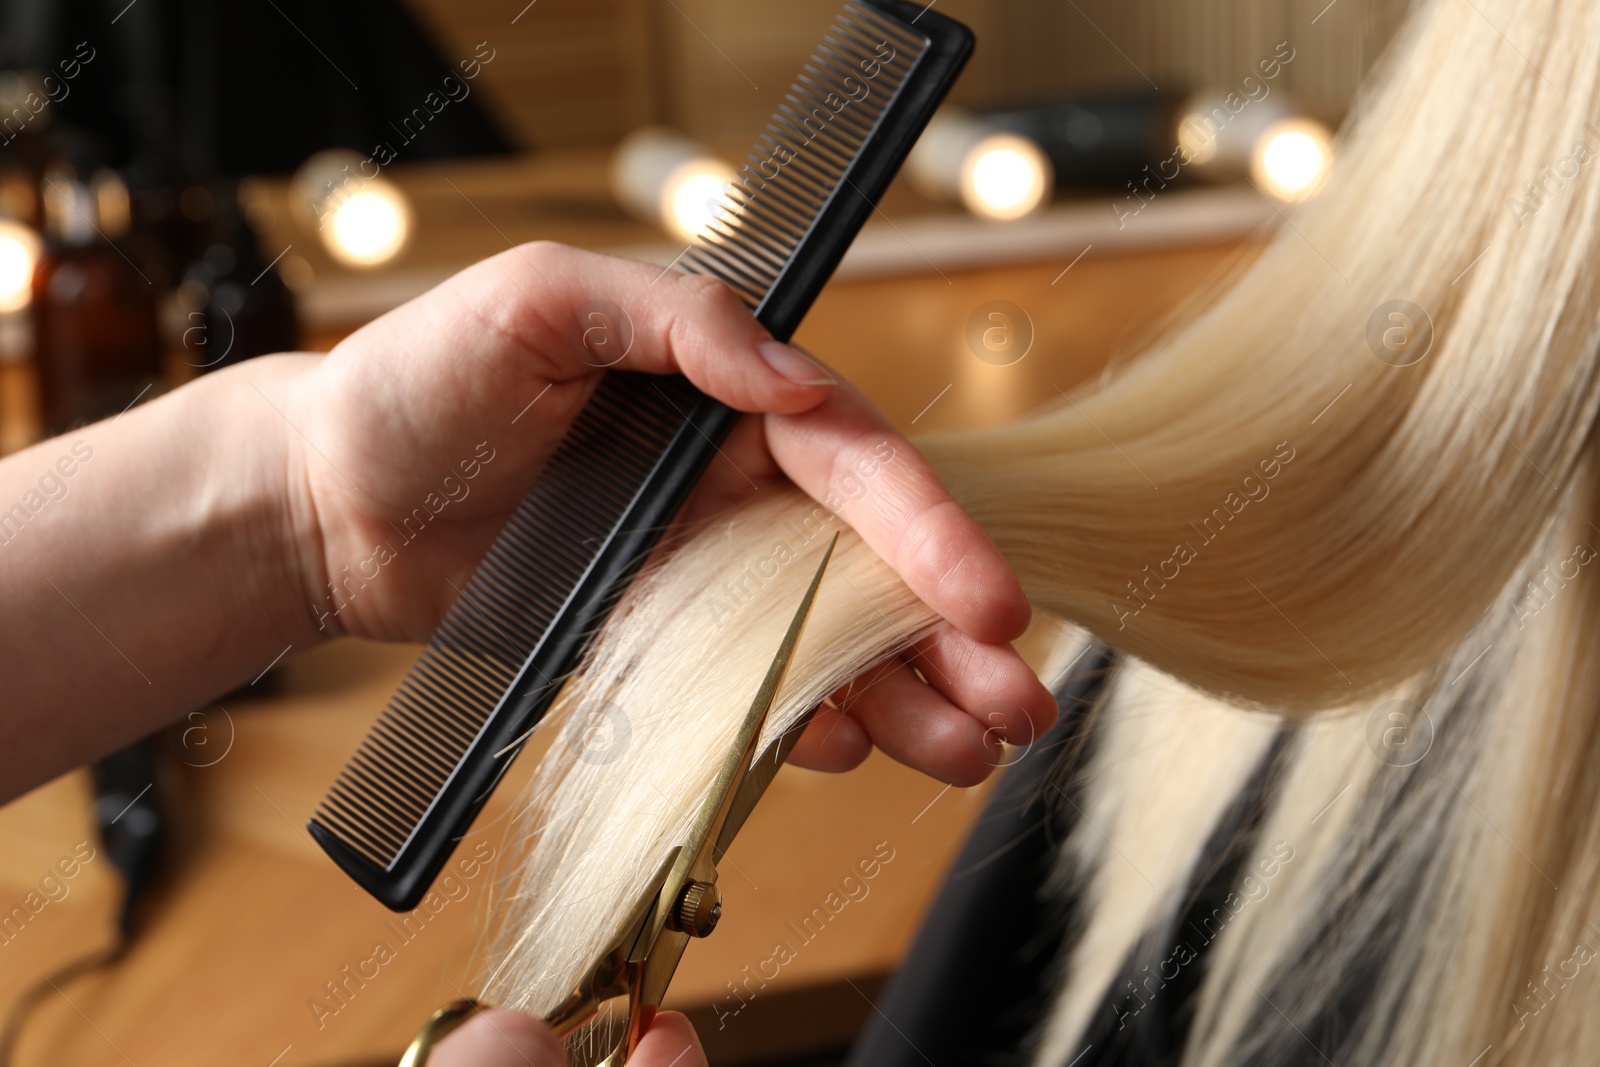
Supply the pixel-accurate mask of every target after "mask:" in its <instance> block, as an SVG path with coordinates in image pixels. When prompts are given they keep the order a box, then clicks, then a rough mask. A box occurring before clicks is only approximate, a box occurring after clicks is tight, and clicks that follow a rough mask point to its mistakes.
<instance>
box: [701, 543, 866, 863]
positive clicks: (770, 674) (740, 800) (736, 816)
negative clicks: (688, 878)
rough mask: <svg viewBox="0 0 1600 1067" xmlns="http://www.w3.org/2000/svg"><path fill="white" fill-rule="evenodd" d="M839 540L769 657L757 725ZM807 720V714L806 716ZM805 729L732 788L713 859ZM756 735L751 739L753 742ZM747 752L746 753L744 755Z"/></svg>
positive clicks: (790, 734) (772, 748)
mask: <svg viewBox="0 0 1600 1067" xmlns="http://www.w3.org/2000/svg"><path fill="white" fill-rule="evenodd" d="M838 543H839V535H838V534H834V535H833V540H832V541H830V542H828V547H827V549H826V550H825V551H824V552H823V553H822V562H821V563H820V564H818V565H817V573H816V574H815V575H813V576H812V578H811V586H810V588H808V589H807V590H806V595H805V598H804V599H803V600H802V601H801V602H800V607H799V609H798V610H796V611H795V613H794V618H793V619H792V620H790V622H789V631H788V633H786V634H785V635H784V638H783V643H782V644H781V645H780V646H779V647H778V654H777V655H776V656H774V657H773V658H772V664H771V666H770V667H768V668H767V677H766V681H765V682H764V683H763V684H762V687H761V693H760V695H759V696H757V698H756V701H757V706H760V707H761V711H760V717H761V719H760V723H759V724H757V732H759V727H760V725H762V724H764V723H765V722H766V716H767V713H768V712H769V711H770V710H771V707H772V702H773V700H774V699H775V698H776V697H777V694H778V688H779V686H781V685H782V684H783V678H784V675H785V674H786V673H787V672H788V669H789V661H790V660H791V659H793V658H794V651H795V648H796V647H797V646H798V645H799V643H800V633H801V631H802V630H804V629H805V624H806V619H807V617H808V616H809V615H810V614H811V605H812V603H813V602H814V601H815V600H816V598H817V589H818V588H819V587H820V586H821V585H822V575H823V574H824V572H826V571H827V569H828V561H829V560H831V559H832V558H833V550H834V547H835V546H836V545H838ZM807 719H808V720H809V716H808V717H807ZM804 729H805V722H799V723H796V724H795V725H794V726H793V727H792V728H791V729H789V730H787V731H785V732H784V734H783V735H782V736H781V737H779V738H778V740H776V741H774V742H773V743H772V744H771V745H769V746H767V750H766V751H765V752H763V753H762V754H761V757H760V758H759V759H757V760H756V761H755V763H754V764H753V765H752V766H750V767H749V769H748V770H746V771H745V774H744V777H743V779H742V780H741V781H740V782H739V783H738V785H737V786H736V787H735V791H734V795H733V797H732V798H731V799H730V800H729V802H728V807H727V811H726V814H725V815H724V817H723V821H722V826H721V827H720V828H719V829H718V831H717V839H716V842H715V844H714V845H713V848H712V853H711V856H712V861H713V862H716V861H719V860H721V859H722V855H723V853H724V852H726V851H727V850H728V846H729V845H731V844H732V843H733V839H734V837H735V836H736V835H737V834H738V833H739V830H740V829H741V828H742V827H743V826H744V823H745V820H746V819H747V818H749V817H750V812H751V811H752V810H753V809H754V808H755V806H756V802H757V801H759V800H760V799H761V796H762V794H764V793H765V792H766V791H767V786H769V785H771V784H772V779H773V778H774V777H776V776H777V773H778V768H780V767H781V766H783V761H784V760H786V759H788V758H789V752H790V750H791V749H793V748H794V746H795V743H796V742H797V741H799V740H800V734H801V733H802V732H803V731H804ZM754 741H755V738H754V737H752V738H751V743H752V744H754ZM747 755H748V754H747Z"/></svg>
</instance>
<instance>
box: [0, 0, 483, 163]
mask: <svg viewBox="0 0 1600 1067" xmlns="http://www.w3.org/2000/svg"><path fill="white" fill-rule="evenodd" d="M91 13H92V15H93V16H94V17H90V16H91ZM102 14H103V15H104V17H103V18H101V17H99V16H101V15H102ZM113 19H114V21H113ZM0 42H3V44H0V49H3V55H4V59H5V61H6V65H7V66H10V67H12V68H14V69H20V70H32V71H35V72H46V71H50V70H52V69H54V68H55V67H56V65H57V64H58V62H59V61H61V60H62V59H64V58H70V57H72V56H73V55H74V54H75V51H76V50H78V49H79V46H80V42H82V43H85V44H87V45H88V46H89V48H91V49H93V50H94V53H95V58H94V59H93V60H92V61H90V62H88V63H85V64H83V67H82V70H81V73H80V74H79V75H78V77H77V78H76V79H75V80H73V81H72V83H71V85H70V92H68V93H67V94H66V95H65V96H64V97H63V98H62V99H59V100H55V101H53V102H52V103H51V105H50V106H51V108H52V109H53V110H54V111H55V112H56V115H55V116H54V117H55V121H56V122H57V123H58V124H61V123H68V124H71V125H72V126H75V127H78V128H80V129H85V130H92V131H94V132H96V133H99V134H101V135H102V136H104V137H107V138H109V139H110V141H111V143H112V145H113V153H112V155H113V162H115V163H116V164H118V165H123V164H126V163H128V162H130V161H131V160H133V159H134V158H135V157H136V156H138V155H140V154H142V153H154V154H156V155H158V156H160V157H162V158H163V159H165V160H167V161H168V162H169V164H171V165H174V166H175V167H176V168H177V169H178V170H180V171H182V172H184V173H188V174H191V175H194V176H197V177H202V178H204V177H209V176H211V175H229V176H239V175H243V174H263V173H286V172H288V171H292V170H293V169H294V168H295V167H297V166H299V165H300V163H301V162H302V161H303V160H305V159H306V158H307V157H308V156H310V155H312V154H314V153H316V152H318V151H321V150H322V149H325V148H333V147H344V148H352V149H356V150H358V151H361V152H362V153H366V152H368V151H370V150H371V149H372V147H373V146H374V145H375V144H377V143H379V142H380V141H389V142H394V141H396V140H397V135H396V132H395V129H394V127H392V126H391V125H390V124H391V123H394V122H400V121H402V120H403V119H404V118H405V117H406V116H408V115H410V114H411V112H412V110H413V109H414V108H418V107H422V106H423V100H424V98H425V97H427V95H428V94H429V93H438V92H439V91H440V86H441V84H442V82H443V80H444V78H445V77H446V76H448V75H452V74H455V73H458V72H457V70H456V67H455V65H454V60H455V59H457V58H463V57H451V61H450V62H446V61H445V60H444V59H442V58H441V57H440V56H439V55H438V54H437V53H436V52H435V50H434V48H433V46H432V45H431V44H430V43H429V41H428V39H427V37H426V36H425V35H424V34H423V32H422V31H421V30H420V29H419V28H418V26H417V24H416V23H415V22H414V21H413V20H412V18H411V16H410V15H409V14H408V13H407V11H406V9H405V7H404V6H403V5H402V4H400V3H397V2H394V0H347V2H344V3H337V4H328V3H315V2H312V0H274V2H273V3H263V4H254V3H251V4H219V3H215V2H213V0H138V2H137V3H132V4H129V3H127V0H109V2H106V3H96V4H88V3H69V4H63V3H60V2H59V0H4V2H3V3H0ZM446 116H447V118H446ZM509 150H510V149H509V145H508V143H507V140H506V138H505V137H504V136H503V135H502V134H501V132H500V131H499V130H498V129H496V127H495V125H494V123H493V122H492V121H491V120H490V118H489V116H488V115H487V113H486V112H484V111H483V109H482V108H480V107H479V106H478V104H477V102H476V101H474V100H472V98H471V97H468V98H466V99H465V100H462V101H459V102H456V101H452V102H451V104H450V106H449V109H448V110H447V111H446V112H444V113H443V114H441V116H440V121H437V122H432V123H429V124H428V125H427V126H426V127H424V128H423V129H422V130H421V131H420V132H419V133H417V134H416V135H415V136H414V137H413V138H412V139H411V140H410V141H409V142H408V143H406V144H405V146H404V149H403V158H404V159H405V160H407V161H414V160H422V159H440V158H446V157H453V156H468V155H487V154H498V153H504V152H508V151H509Z"/></svg>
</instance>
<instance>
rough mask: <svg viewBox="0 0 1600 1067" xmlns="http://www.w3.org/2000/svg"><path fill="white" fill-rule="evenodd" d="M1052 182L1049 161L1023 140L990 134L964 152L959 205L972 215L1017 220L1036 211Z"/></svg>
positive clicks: (1032, 144)
mask: <svg viewBox="0 0 1600 1067" xmlns="http://www.w3.org/2000/svg"><path fill="white" fill-rule="evenodd" d="M1054 183H1055V177H1054V173H1053V171H1052V169H1051V166H1050V160H1049V158H1048V157H1047V156H1046V155H1045V154H1044V152H1043V150H1042V149H1040V148H1039V146H1038V145H1036V144H1034V143H1033V142H1032V141H1030V140H1028V139H1027V138H1026V137H1019V136H1018V135H1016V134H1012V133H996V134H990V135H988V136H986V137H984V138H983V139H982V140H980V141H978V143H977V144H975V145H973V146H972V148H971V149H970V150H969V151H968V152H967V155H966V159H965V160H964V161H963V163H962V167H961V202H962V203H963V204H965V205H966V207H967V210H968V211H971V212H972V213H973V214H974V215H980V216H982V217H984V218H989V219H1020V218H1022V217H1024V216H1025V215H1030V214H1032V213H1033V212H1034V211H1036V210H1038V208H1039V205H1041V204H1043V203H1044V202H1045V199H1046V198H1047V197H1048V195H1049V193H1050V189H1051V187H1052V186H1053V185H1054Z"/></svg>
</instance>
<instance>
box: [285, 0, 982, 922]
mask: <svg viewBox="0 0 1600 1067" xmlns="http://www.w3.org/2000/svg"><path fill="white" fill-rule="evenodd" d="M971 48H972V37H971V34H970V33H969V32H968V31H967V30H966V28H965V27H963V26H961V25H960V24H959V23H956V22H953V21H951V20H949V19H946V18H943V17H942V16H939V15H937V14H934V13H933V12H931V11H928V10H927V9H926V8H924V7H921V6H920V5H916V4H911V3H906V2H903V0H852V2H849V3H846V4H845V5H844V8H843V10H842V11H841V13H840V14H839V16H838V18H836V19H835V20H834V23H833V25H832V26H831V27H830V28H829V30H828V32H827V34H826V35H825V36H824V38H823V41H822V43H821V44H820V45H819V46H818V47H817V49H816V51H815V52H814V53H813V54H812V56H811V58H810V60H809V61H808V62H807V63H806V65H805V67H804V69H803V70H802V71H801V73H800V75H799V77H798V78H797V79H796V80H795V83H794V84H793V85H792V86H791V87H790V88H789V90H788V92H787V93H785V94H784V98H783V102H782V103H781V104H780V105H779V106H778V110H777V112H776V113H775V114H774V115H773V116H772V119H771V121H770V122H768V124H767V126H766V129H765V131H764V132H763V133H762V134H761V135H760V137H759V138H758V140H757V141H756V144H755V147H754V148H753V149H752V151H751V153H750V156H749V158H748V161H747V162H746V163H745V164H744V165H743V166H742V167H741V168H740V169H739V171H738V174H737V176H736V177H735V179H734V180H733V182H731V183H730V185H729V189H728V191H727V195H726V197H725V199H724V202H723V203H722V205H721V206H720V208H719V209H718V211H717V213H716V215H717V219H716V222H715V223H714V224H713V225H712V227H711V229H710V231H709V232H708V233H707V234H706V235H705V236H704V238H703V239H702V240H701V241H700V242H699V243H698V244H696V245H694V246H692V247H690V248H688V249H686V250H685V252H684V253H683V255H682V256H681V257H680V258H679V260H678V263H679V265H681V266H682V268H683V269H684V270H687V271H689V272H691V273H697V274H709V275H712V276H714V277H717V278H720V279H721V280H722V281H723V282H725V283H727V284H728V286H730V287H731V288H732V289H733V290H734V291H735V292H736V293H738V294H739V295H740V297H741V298H742V299H743V300H744V301H745V302H746V303H747V304H748V305H749V306H750V307H751V308H752V310H753V311H754V312H755V315H756V318H757V319H759V320H760V321H761V323H762V325H764V326H765V327H766V328H767V329H768V331H770V332H771V333H772V335H773V336H774V337H776V338H778V339H779V340H785V341H786V340H788V339H789V338H790V337H791V336H792V335H793V333H794V331H795V329H796V328H797V327H798V326H799V324H800V320H801V318H802V317H803V316H804V315H805V312H806V311H807V310H808V309H809V308H810V306H811V304H812V302H813V301H814V300H815V298H816V295H817V293H818V292H819V291H820V290H821V288H822V286H823V285H824V284H825V283H826V282H827V280H828V278H829V276H830V275H832V273H833V270H834V268H835V267H836V266H838V263H839V260H840V259H841V258H842V257H843V256H844V253H845V251H846V250H847V249H848V248H849V246H850V243H851V242H852V241H853V240H854V239H855V235H856V233H857V232H858V231H859V230H860V228H861V226H862V224H863V223H864V222H865V221H866V219H867V218H868V216H869V215H871V213H872V212H873V211H874V210H875V205H876V203H877V200H878V198H879V197H880V196H881V195H882V194H883V191H884V189H885V188H886V187H887V186H888V184H889V181H890V180H891V179H892V178H893V177H894V175H895V173H896V172H897V171H898V170H899V168H900V165H901V164H902V163H903V162H904V161H905V157H906V155H907V153H909V152H910V150H911V147H912V145H913V144H914V143H915V141H916V138H917V136H918V134H920V133H921V132H922V128H923V126H924V125H926V123H927V121H928V119H929V117H930V116H931V115H932V113H933V110H934V108H935V107H937V105H938V104H939V102H940V101H941V100H942V99H943V97H944V95H945V93H946V92H947V91H948V89H949V87H950V84H951V83H952V82H953V81H954V80H955V76H956V74H957V73H959V71H960V69H961V67H962V65H963V64H964V63H965V62H966V59H967V56H968V54H969V53H970V52H971ZM737 418H738V413H737V412H735V411H733V410H732V409H731V408H728V407H726V406H724V405H723V404H721V403H719V402H717V401H715V400H713V399H711V398H710V397H708V396H705V395H704V394H702V393H700V392H699V391H698V390H696V389H695V388H694V387H693V386H692V385H690V384H689V383H688V381H687V380H685V379H683V378H681V377H655V376H649V375H641V374H634V373H627V372H616V371H612V372H608V373H607V374H606V375H605V377H604V379H603V380H602V381H601V383H600V385H599V386H598V387H597V388H596V390H595V393H594V396H593V398H592V399H591V400H590V401H589V403H588V405H587V406H586V407H585V408H584V410H583V412H582V414H580V415H579V417H578V418H577V420H576V421H575V422H574V423H573V425H572V428H571V429H570V430H569V431H568V433H567V436H566V437H565V438H564V439H563V441H562V443H561V445H560V447H559V448H557V450H556V452H555V454H554V455H553V456H552V457H551V459H550V461H549V463H547V464H546V466H545V469H544V471H543V472H542V473H541V474H540V475H539V477H538V479H537V480H535V482H534V483H533V486H532V488H531V489H530V490H529V492H528V495H527V496H526V497H525V498H524V500H523V501H522V503H521V505H520V506H519V507H518V509H517V511H516V513H515V514H514V515H513V517H512V519H511V521H510V522H509V523H508V524H507V525H506V528H505V529H504V530H503V531H502V532H501V534H500V536H499V537H498V538H497V539H496V541H495V543H494V545H493V546H492V547H491V548H490V550H489V552H488V555H487V556H486V557H485V558H484V560H483V562H482V564H481V565H480V566H479V568H478V570H477V571H476V572H475V573H474V574H473V576H472V578H471V580H470V581H469V582H468V583H467V585H466V587H465V589H463V590H461V591H460V592H459V595H458V598H457V600H456V603H455V604H454V606H452V607H451V609H450V611H449V613H448V614H447V615H446V617H445V620H444V622H443V623H442V624H441V625H440V627H439V629H438V630H437V631H436V632H435V634H434V636H433V638H432V639H431V640H430V641H429V643H428V645H427V647H426V649H425V650H424V651H423V653H422V655H421V657H420V658H419V659H418V661H417V663H416V664H415V665H414V666H413V667H412V669H411V671H410V673H409V674H407V676H406V678H405V680H404V681H403V682H402V683H401V685H400V687H399V689H398V690H397V691H396V692H395V694H394V696H393V697H392V698H391V699H390V701H389V704H388V706H387V707H386V708H385V709H384V711H383V713H382V714H381V716H380V717H379V719H378V722H377V724H376V725H375V726H374V727H373V729H372V731H371V733H369V734H368V735H367V737H366V739H365V740H364V741H363V742H362V744H361V746H360V748H359V749H358V750H357V752H356V754H355V755H354V757H352V758H351V760H350V762H349V764H348V765H347V766H346V767H345V769H344V771H343V772H342V773H341V774H340V775H339V777H338V779H337V781H336V782H335V783H334V785H333V786H332V788H331V789H330V790H329V792H328V795H327V797H326V798H325V799H324V800H323V802H322V804H321V805H320V806H319V807H318V809H317V811H316V814H315V815H314V816H313V817H312V819H311V821H310V823H309V829H310V831H311V834H312V837H313V838H314V839H315V840H316V841H317V843H318V844H320V845H321V846H322V848H323V849H324V851H326V852H327V853H328V854H329V856H331V857H332V858H333V859H334V861H335V862H337V863H338V864H339V866H340V867H342V868H343V869H344V871H345V872H346V873H347V874H349V875H350V876H351V878H353V879H354V880H355V881H356V882H357V883H358V884H360V885H361V886H362V887H363V888H365V889H366V890H367V891H368V892H370V893H372V895H373V896H375V897H377V898H378V899H379V900H380V901H382V902H383V903H384V904H386V905H388V906H389V907H391V908H393V909H395V910H397V911H398V910H406V909H409V908H412V907H414V906H415V905H416V904H417V902H418V901H419V900H421V898H422V897H423V895H424V894H425V893H426V892H427V889H428V886H429V885H430V884H431V883H432V881H433V879H434V877H435V876H436V875H437V874H438V872H439V870H440V869H441V868H442V867H443V866H444V864H445V862H446V861H447V860H448V859H449V856H450V853H451V852H452V851H453V850H454V848H455V846H456V844H457V842H459V841H460V839H461V837H462V835H463V834H465V833H466V831H467V828H468V826H469V825H470V824H471V822H472V820H473V818H474V817H475V816H476V815H477V813H478V812H479V810H481V809H482V807H483V804H484V802H485V801H486V800H487V799H488V797H489V794H490V793H491V792H492V791H493V789H494V787H495V785H496V784H497V783H498V782H499V780H500V778H501V776H502V775H504V774H505V772H506V770H507V768H508V767H509V766H510V762H511V760H512V759H513V758H515V756H516V754H517V752H518V751H519V750H520V749H521V747H522V744H523V743H524V742H525V741H526V740H527V737H528V735H529V733H530V732H531V731H532V729H533V728H534V727H535V726H536V725H537V724H538V722H539V720H540V719H541V718H542V717H543V715H544V713H545V711H546V710H547V709H548V707H549V706H550V704H551V702H552V701H553V700H554V699H555V696H556V694H557V692H558V691H559V689H560V687H561V684H562V682H563V681H564V680H565V679H566V677H567V676H568V674H569V673H570V672H571V671H572V669H573V668H574V667H575V666H576V665H577V662H578V660H579V658H580V657H581V655H582V653H583V650H584V648H585V646H586V645H587V642H588V640H589V639H590V637H592V636H593V634H594V633H595V631H596V630H598V628H599V627H600V626H601V624H603V623H604V621H605V618H606V615H607V614H608V613H609V612H610V610H611V607H612V606H613V605H614V604H615V602H616V599H617V598H618V597H619V596H620V595H621V593H622V591H623V590H624V589H625V588H626V586H627V583H628V582H629V581H630V580H631V579H632V578H633V576H634V575H635V574H636V573H637V571H638V568H639V566H640V564H641V563H642V562H643V561H644V559H645V557H646V556H647V555H648V553H649V552H650V550H651V548H652V547H654V546H655V544H656V542H657V541H658V540H659V538H660V536H661V533H662V531H663V530H664V528H665V527H666V525H667V524H668V523H669V522H670V520H671V519H672V517H673V515H674V514H675V513H676V512H677V510H678V508H679V507H680V506H681V505H682V503H683V502H684V500H685V499H686V498H687V497H688V494H689V492H690V491H691V490H692V489H693V488H694V485H695V483H696V482H697V481H698V480H699V477H700V474H701V472H702V471H703V470H704V469H705V467H706V465H707V464H708V463H709V462H710V461H711V459H712V458H713V457H715V456H716V455H717V452H718V445H719V444H720V442H721V441H722V439H723V438H724V437H725V436H726V435H727V433H728V431H729V430H730V429H731V428H732V427H733V424H734V422H735V421H736V420H737Z"/></svg>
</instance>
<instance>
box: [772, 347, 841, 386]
mask: <svg viewBox="0 0 1600 1067" xmlns="http://www.w3.org/2000/svg"><path fill="white" fill-rule="evenodd" d="M756 351H757V352H759V353H761V358H762V359H764V360H766V363H767V366H769V367H771V368H772V369H773V370H774V371H776V372H777V373H778V374H779V375H780V376H781V377H784V378H787V379H788V380H789V381H791V382H793V383H794V384H796V385H838V384H839V379H837V378H835V377H834V376H833V375H832V374H829V373H828V368H826V367H824V366H823V365H822V364H820V363H818V362H817V361H816V360H814V359H812V358H811V357H810V356H808V355H806V354H805V353H804V352H802V351H800V350H799V349H798V348H795V347H794V346H793V345H786V344H784V343H783V342H782V341H762V342H761V343H760V344H758V345H756Z"/></svg>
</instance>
